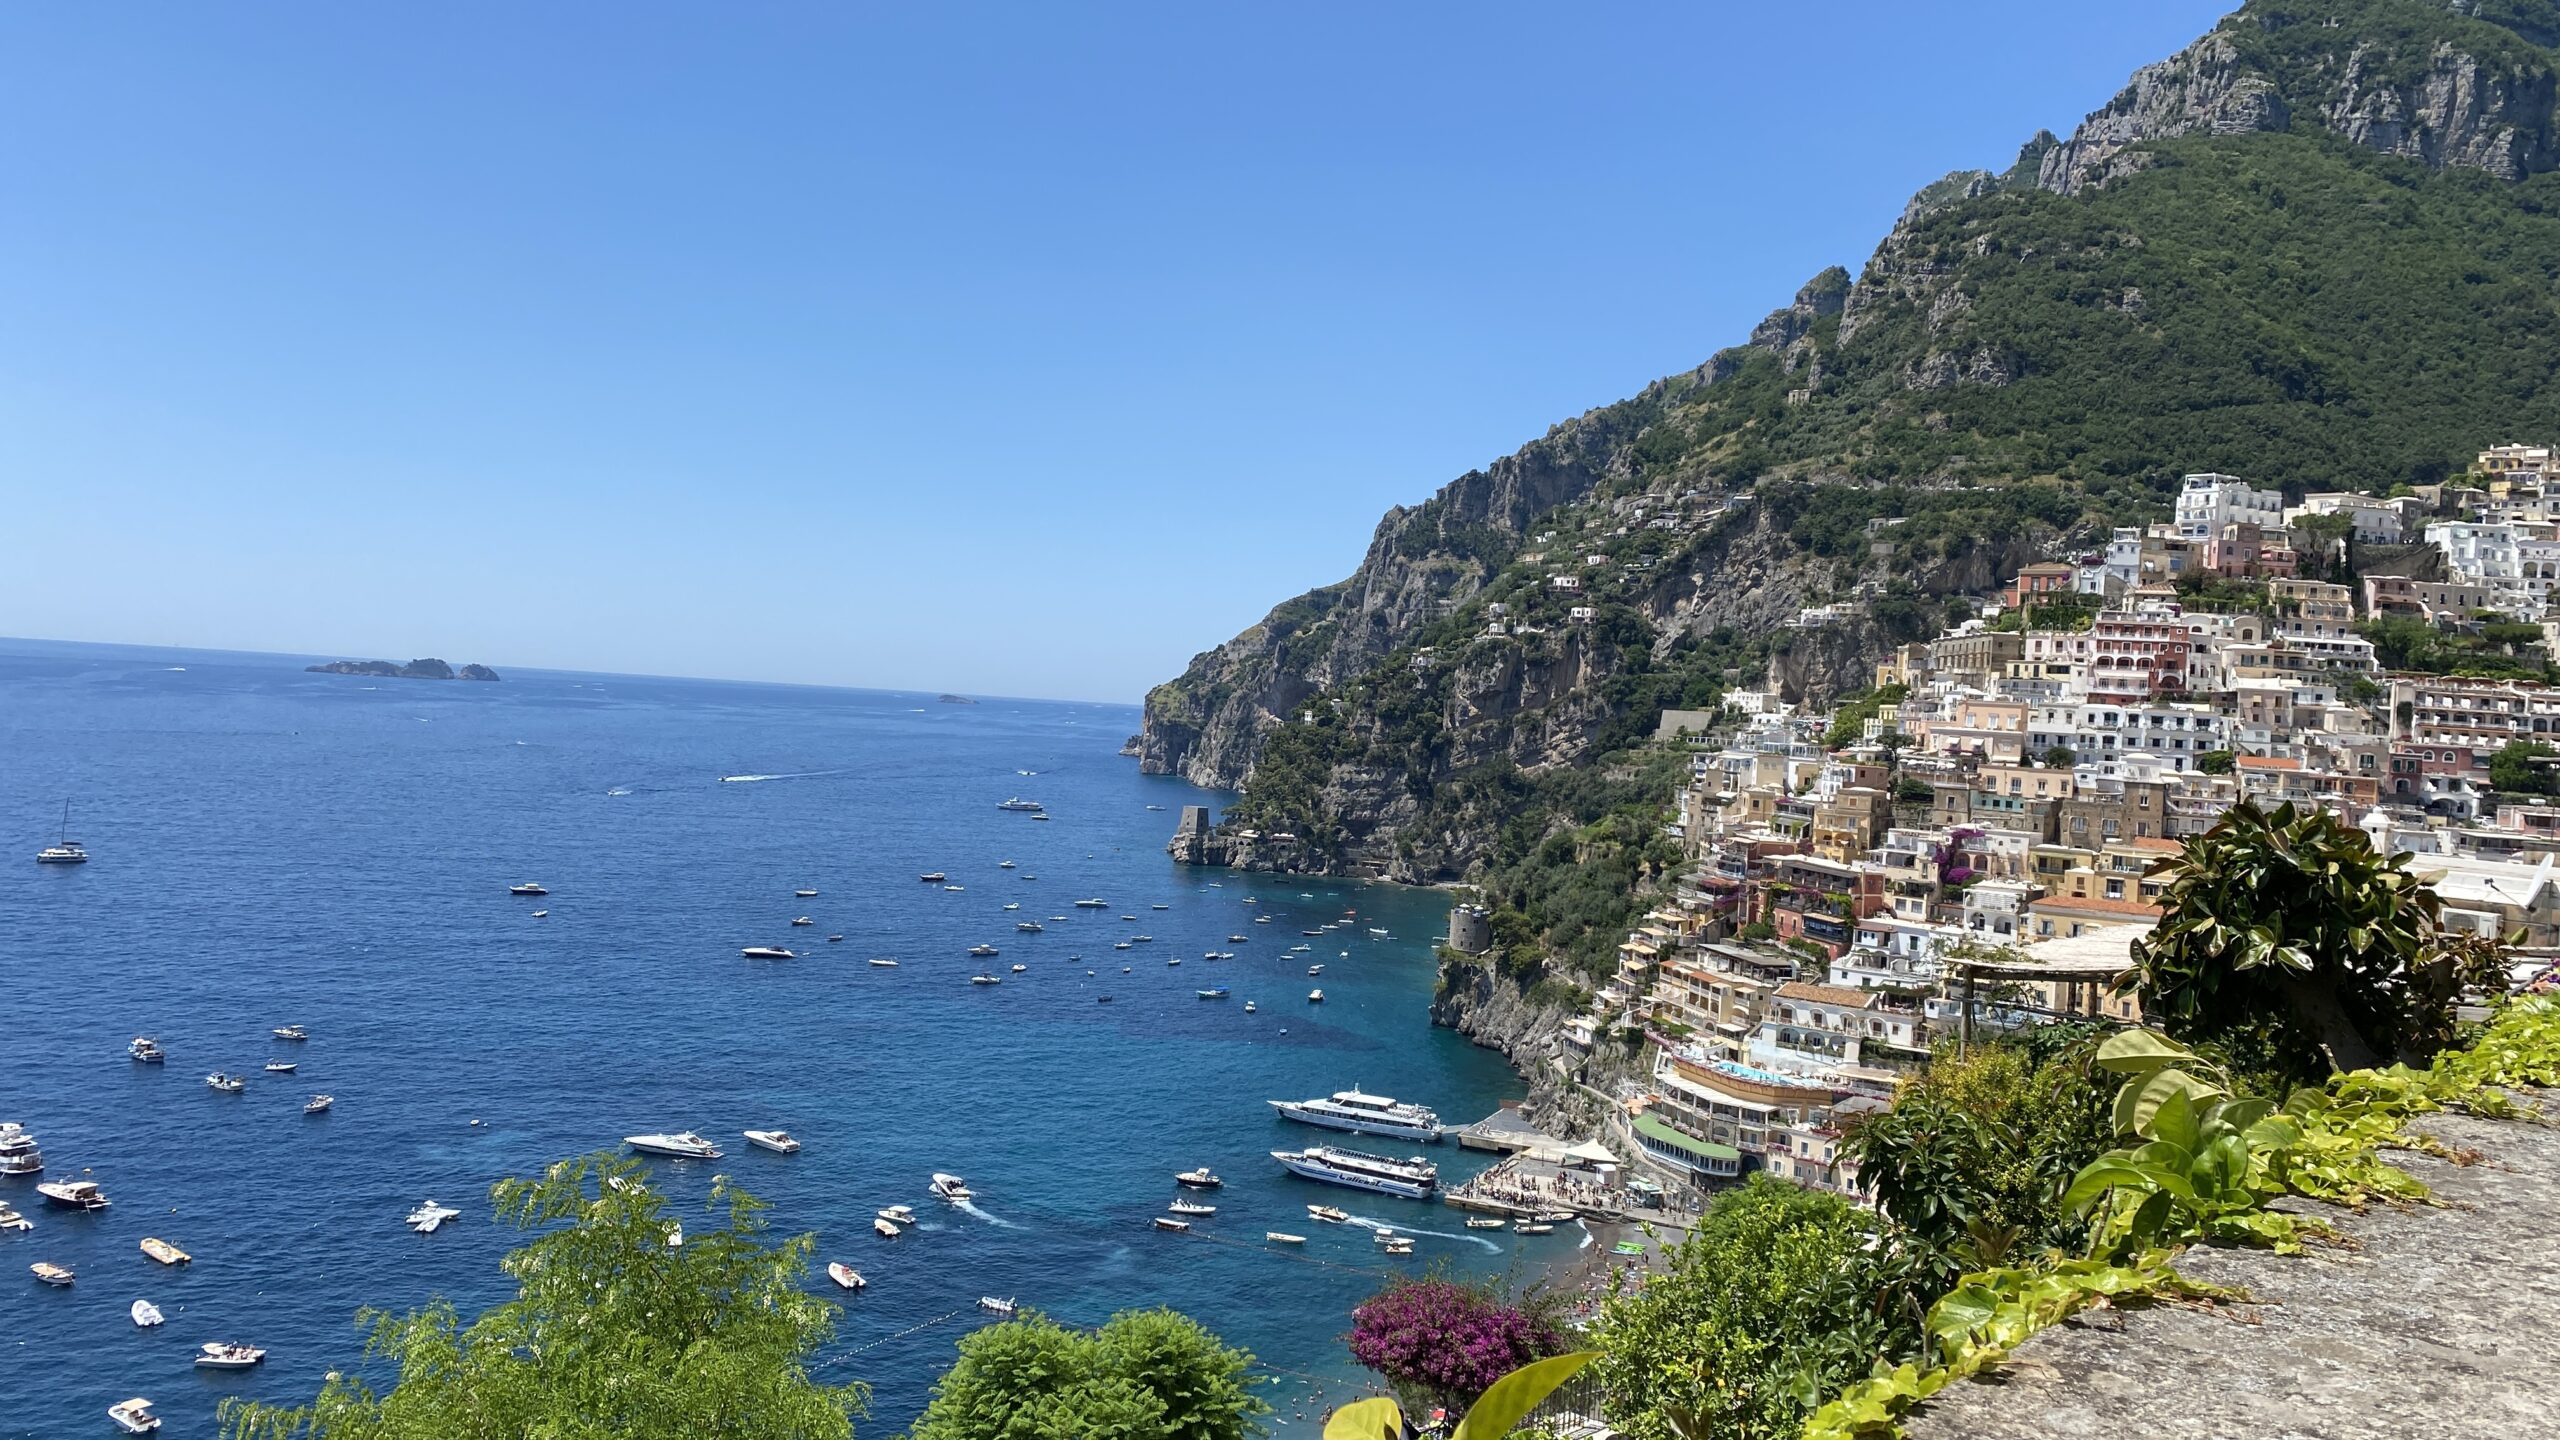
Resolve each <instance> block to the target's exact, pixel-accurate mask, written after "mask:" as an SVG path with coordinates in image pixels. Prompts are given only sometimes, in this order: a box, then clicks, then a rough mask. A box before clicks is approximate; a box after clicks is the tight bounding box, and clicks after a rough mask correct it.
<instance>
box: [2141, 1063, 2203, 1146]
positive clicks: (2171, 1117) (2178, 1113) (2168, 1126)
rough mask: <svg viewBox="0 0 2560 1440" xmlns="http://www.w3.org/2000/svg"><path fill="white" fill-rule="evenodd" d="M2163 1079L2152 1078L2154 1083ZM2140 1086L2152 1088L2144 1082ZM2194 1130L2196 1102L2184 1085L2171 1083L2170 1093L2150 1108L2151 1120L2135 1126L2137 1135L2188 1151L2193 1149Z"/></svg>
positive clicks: (2195, 1137) (2156, 1076) (2160, 1077)
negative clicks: (2143, 1084)
mask: <svg viewBox="0 0 2560 1440" xmlns="http://www.w3.org/2000/svg"><path fill="white" fill-rule="evenodd" d="M2162 1078H2165V1077H2163V1076H2159V1075H2155V1076H2153V1077H2152V1079H2153V1080H2154V1081H2155V1082H2156V1081H2158V1080H2160V1079H2162ZM2143 1088H2144V1089H2145V1090H2148V1089H2150V1088H2151V1087H2150V1086H2149V1085H2145V1086H2144V1087H2143ZM2137 1108H2139V1107H2137ZM2196 1130H2197V1127H2196V1102H2195V1100H2194V1099H2193V1098H2192V1097H2191V1096H2190V1095H2189V1094H2188V1091H2187V1087H2185V1086H2183V1085H2173V1086H2171V1087H2170V1089H2169V1094H2168V1095H2167V1096H2165V1097H2164V1098H2163V1099H2162V1100H2161V1101H2160V1103H2159V1105H2158V1106H2157V1107H2155V1108H2154V1109H2153V1110H2152V1112H2151V1116H2150V1119H2149V1120H2148V1121H2147V1122H2144V1123H2141V1124H2138V1125H2136V1126H2135V1133H2137V1134H2141V1135H2147V1136H2149V1137H2150V1138H2151V1139H2153V1140H2154V1141H2157V1142H2160V1143H2162V1144H2168V1145H2175V1146H2177V1147H2178V1148H2179V1149H2181V1150H2188V1151H2192V1150H2194V1149H2195V1148H2196V1143H2197V1134H2196Z"/></svg>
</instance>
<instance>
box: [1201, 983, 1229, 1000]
mask: <svg viewBox="0 0 2560 1440" xmlns="http://www.w3.org/2000/svg"><path fill="white" fill-rule="evenodd" d="M1192 993H1193V994H1195V995H1198V996H1199V997H1200V998H1201V999H1203V1000H1224V999H1226V998H1227V987H1226V986H1224V985H1212V986H1210V987H1209V988H1208V989H1206V990H1195V991H1193V992H1192Z"/></svg>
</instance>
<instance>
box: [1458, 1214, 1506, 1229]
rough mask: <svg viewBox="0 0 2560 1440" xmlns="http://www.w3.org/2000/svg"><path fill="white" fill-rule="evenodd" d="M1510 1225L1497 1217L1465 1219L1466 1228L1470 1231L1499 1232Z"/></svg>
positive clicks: (1482, 1216)
mask: <svg viewBox="0 0 2560 1440" xmlns="http://www.w3.org/2000/svg"><path fill="white" fill-rule="evenodd" d="M1510 1223H1511V1222H1510V1221H1508V1220H1505V1219H1503V1218H1502V1217H1501V1216H1499V1215H1471V1216H1469V1217H1467V1228H1468V1229H1470V1230H1499V1229H1501V1228H1502V1227H1503V1226H1505V1225H1508V1224H1510Z"/></svg>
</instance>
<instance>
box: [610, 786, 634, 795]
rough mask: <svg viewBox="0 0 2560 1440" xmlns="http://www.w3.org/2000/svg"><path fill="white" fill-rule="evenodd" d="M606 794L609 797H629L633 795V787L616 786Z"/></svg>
mask: <svg viewBox="0 0 2560 1440" xmlns="http://www.w3.org/2000/svg"><path fill="white" fill-rule="evenodd" d="M604 793H606V794H607V795H628V794H630V793H631V787H630V786H628V785H616V786H614V787H613V788H612V789H610V790H607V791H606V792H604Z"/></svg>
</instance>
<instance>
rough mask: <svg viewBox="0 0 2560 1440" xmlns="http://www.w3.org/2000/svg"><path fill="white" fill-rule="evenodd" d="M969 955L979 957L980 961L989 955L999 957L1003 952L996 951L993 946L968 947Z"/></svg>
mask: <svg viewBox="0 0 2560 1440" xmlns="http://www.w3.org/2000/svg"><path fill="white" fill-rule="evenodd" d="M969 953H970V954H972V955H975V956H977V957H979V958H980V959H984V958H986V957H987V956H989V955H1000V954H1002V953H1004V952H1002V951H1000V950H998V949H996V947H994V946H993V945H972V946H970V947H969Z"/></svg>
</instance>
